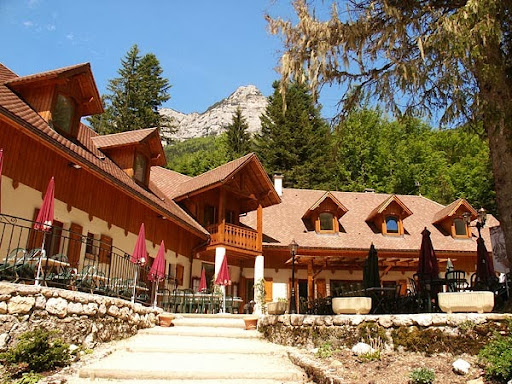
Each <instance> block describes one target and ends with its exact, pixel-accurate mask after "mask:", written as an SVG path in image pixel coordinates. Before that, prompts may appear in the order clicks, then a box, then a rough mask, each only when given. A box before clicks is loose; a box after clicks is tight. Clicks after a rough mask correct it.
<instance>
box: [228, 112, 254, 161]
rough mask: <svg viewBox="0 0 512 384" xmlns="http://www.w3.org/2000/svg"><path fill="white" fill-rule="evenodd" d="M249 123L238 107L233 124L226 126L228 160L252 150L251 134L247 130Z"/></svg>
mask: <svg viewBox="0 0 512 384" xmlns="http://www.w3.org/2000/svg"><path fill="white" fill-rule="evenodd" d="M248 129H249V124H247V121H246V120H245V118H244V117H243V115H242V110H241V109H240V107H238V108H237V109H236V111H235V114H234V115H233V120H232V121H231V124H229V125H228V126H227V127H226V152H227V157H228V161H230V160H234V159H237V158H239V157H241V156H244V155H246V154H247V153H249V151H250V150H251V135H250V134H249V132H247V130H248Z"/></svg>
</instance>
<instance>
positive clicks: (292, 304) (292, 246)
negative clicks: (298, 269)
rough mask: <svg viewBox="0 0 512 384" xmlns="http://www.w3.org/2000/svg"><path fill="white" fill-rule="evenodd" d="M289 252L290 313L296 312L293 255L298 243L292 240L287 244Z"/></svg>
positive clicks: (295, 252)
mask: <svg viewBox="0 0 512 384" xmlns="http://www.w3.org/2000/svg"><path fill="white" fill-rule="evenodd" d="M289 247H290V253H291V254H292V289H291V294H290V313H296V312H295V309H296V308H297V299H296V297H295V255H296V254H297V249H298V248H299V244H297V242H296V241H295V239H294V240H292V242H291V243H290V245H289Z"/></svg>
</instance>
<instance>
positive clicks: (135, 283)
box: [132, 264, 139, 303]
mask: <svg viewBox="0 0 512 384" xmlns="http://www.w3.org/2000/svg"><path fill="white" fill-rule="evenodd" d="M138 270H139V264H136V265H135V278H134V279H133V294H132V303H135V287H136V286H137V272H138Z"/></svg>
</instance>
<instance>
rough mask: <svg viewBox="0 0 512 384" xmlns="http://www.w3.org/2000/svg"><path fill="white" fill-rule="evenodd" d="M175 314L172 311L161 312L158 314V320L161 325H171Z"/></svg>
mask: <svg viewBox="0 0 512 384" xmlns="http://www.w3.org/2000/svg"><path fill="white" fill-rule="evenodd" d="M173 319H174V315H172V314H170V313H161V314H159V315H158V321H159V324H160V326H161V327H171V326H172V320H173Z"/></svg>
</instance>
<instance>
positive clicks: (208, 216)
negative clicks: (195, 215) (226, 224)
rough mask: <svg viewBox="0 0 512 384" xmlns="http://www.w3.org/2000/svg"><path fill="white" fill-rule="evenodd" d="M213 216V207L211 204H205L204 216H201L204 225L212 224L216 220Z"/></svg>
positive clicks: (214, 213)
mask: <svg viewBox="0 0 512 384" xmlns="http://www.w3.org/2000/svg"><path fill="white" fill-rule="evenodd" d="M215 216H216V210H215V207H214V206H211V205H205V207H204V217H203V223H204V226H205V227H206V226H208V225H211V224H214V223H215V222H216V220H215Z"/></svg>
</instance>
